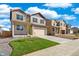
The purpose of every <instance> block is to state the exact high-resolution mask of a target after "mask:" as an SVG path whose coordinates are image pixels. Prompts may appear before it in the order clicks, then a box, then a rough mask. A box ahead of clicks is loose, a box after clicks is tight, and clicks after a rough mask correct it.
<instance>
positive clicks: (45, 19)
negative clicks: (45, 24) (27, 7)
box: [31, 13, 46, 20]
mask: <svg viewBox="0 0 79 59" xmlns="http://www.w3.org/2000/svg"><path fill="white" fill-rule="evenodd" d="M32 15H40V16H41V17H42V18H44V19H45V20H46V18H45V17H44V16H43V15H42V14H41V13H35V14H32ZM32 15H31V16H32Z"/></svg>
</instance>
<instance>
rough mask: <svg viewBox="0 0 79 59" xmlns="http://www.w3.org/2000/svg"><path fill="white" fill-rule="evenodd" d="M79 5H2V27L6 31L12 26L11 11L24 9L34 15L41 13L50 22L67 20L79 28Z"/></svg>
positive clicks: (0, 4) (0, 18)
mask: <svg viewBox="0 0 79 59" xmlns="http://www.w3.org/2000/svg"><path fill="white" fill-rule="evenodd" d="M78 5H79V3H52V4H49V3H0V26H2V27H3V28H2V29H4V30H8V29H10V28H11V26H10V19H9V18H10V15H9V11H10V9H18V8H19V9H22V10H23V11H25V12H26V13H29V14H32V13H36V12H40V13H42V14H43V16H45V17H46V18H47V19H49V20H65V21H66V23H68V24H70V25H71V26H72V27H73V26H75V27H79V6H78Z"/></svg>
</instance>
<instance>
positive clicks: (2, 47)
mask: <svg viewBox="0 0 79 59" xmlns="http://www.w3.org/2000/svg"><path fill="white" fill-rule="evenodd" d="M11 39H12V38H4V39H0V56H9V54H10V53H11V51H12V49H11V47H10V46H9V45H8V43H9V42H10V41H11Z"/></svg>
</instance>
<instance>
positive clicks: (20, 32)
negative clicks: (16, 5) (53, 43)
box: [10, 9, 47, 37]
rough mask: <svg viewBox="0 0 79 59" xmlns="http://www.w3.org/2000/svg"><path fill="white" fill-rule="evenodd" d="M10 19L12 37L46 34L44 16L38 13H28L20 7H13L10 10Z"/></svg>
mask: <svg viewBox="0 0 79 59" xmlns="http://www.w3.org/2000/svg"><path fill="white" fill-rule="evenodd" d="M10 19H11V28H12V36H13V37H18V36H19V37H20V36H21V37H22V36H23V37H24V36H27V35H28V34H31V35H34V36H39V35H46V34H47V28H46V18H45V17H44V16H43V15H42V14H40V13H35V14H32V15H29V14H27V13H25V12H24V11H22V10H20V9H14V10H11V11H10Z"/></svg>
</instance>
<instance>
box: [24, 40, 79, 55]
mask: <svg viewBox="0 0 79 59" xmlns="http://www.w3.org/2000/svg"><path fill="white" fill-rule="evenodd" d="M72 55H73V56H79V39H78V40H74V41H71V42H66V43H62V44H60V45H57V46H53V47H49V48H46V49H43V50H39V51H36V52H33V53H29V54H26V55H24V56H72Z"/></svg>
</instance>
